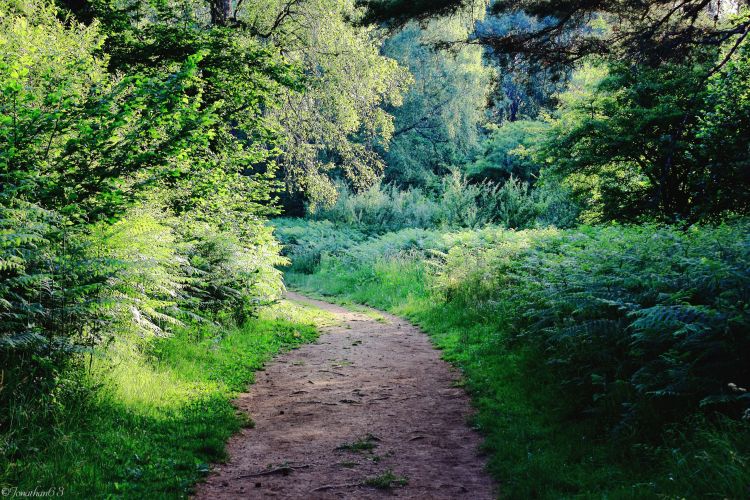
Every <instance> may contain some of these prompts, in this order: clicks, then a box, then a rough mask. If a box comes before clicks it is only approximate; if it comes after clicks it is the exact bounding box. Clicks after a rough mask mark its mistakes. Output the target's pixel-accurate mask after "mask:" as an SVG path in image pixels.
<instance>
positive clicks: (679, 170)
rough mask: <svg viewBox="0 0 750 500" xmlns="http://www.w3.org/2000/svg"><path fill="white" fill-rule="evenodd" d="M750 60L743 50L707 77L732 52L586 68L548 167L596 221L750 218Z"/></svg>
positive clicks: (558, 125)
mask: <svg viewBox="0 0 750 500" xmlns="http://www.w3.org/2000/svg"><path fill="white" fill-rule="evenodd" d="M729 50H731V44H730V45H729V46H728V47H727V48H726V49H725V51H729ZM749 55H750V49H749V48H748V46H747V45H745V46H743V47H742V49H741V50H740V51H739V52H737V53H736V54H735V56H734V57H732V58H731V60H729V61H728V62H727V63H726V64H725V65H724V68H723V70H722V71H718V72H716V73H713V74H711V75H710V76H707V72H708V70H707V69H706V68H711V67H714V66H715V65H716V62H715V61H716V60H721V59H723V58H724V57H725V56H726V52H724V53H718V54H716V53H715V55H714V57H708V56H707V57H706V60H705V61H704V64H703V65H702V66H684V65H677V64H664V65H662V66H661V67H659V68H649V67H645V66H640V67H632V66H625V65H612V66H610V67H609V69H608V70H607V69H605V68H600V69H596V68H593V67H591V66H588V67H584V69H582V70H580V71H579V73H578V76H577V78H576V79H574V81H573V84H572V85H573V87H572V91H570V92H568V93H567V94H566V95H564V96H563V106H562V108H561V110H560V112H559V113H558V116H557V118H556V120H555V121H554V128H553V134H552V136H551V139H550V141H549V143H548V145H547V147H546V150H545V157H546V160H547V161H548V162H549V163H550V164H551V165H552V166H553V167H552V168H553V170H555V171H557V172H558V173H562V174H563V175H565V176H567V178H568V182H570V183H571V184H572V185H573V186H575V189H576V190H577V191H578V192H579V194H580V195H581V197H582V198H583V201H584V202H585V203H587V204H588V206H589V209H590V214H595V215H594V218H595V219H596V218H599V219H604V220H612V219H620V220H622V219H625V220H638V219H641V218H643V217H644V216H647V217H656V218H662V219H664V218H666V219H669V220H675V219H682V220H687V221H694V220H697V219H701V218H711V217H719V216H720V214H722V213H726V212H735V213H747V212H748V210H750V189H748V186H750V178H749V177H748V169H747V166H748V165H750V156H749V155H748V146H747V138H748V137H750V122H749V121H748V116H749V113H750V105H749V104H748V103H749V102H750V101H748V95H750V94H748V91H749V87H748V83H747V82H748V80H747V79H746V78H745V77H746V76H747V75H748V73H747V71H748V64H750V60H749V59H748V56H749ZM586 78H588V82H586V81H585V79H586ZM581 83H584V85H583V86H580V84H581ZM576 85H579V87H578V89H577V90H576Z"/></svg>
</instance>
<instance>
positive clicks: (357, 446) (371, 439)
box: [336, 434, 379, 452]
mask: <svg viewBox="0 0 750 500" xmlns="http://www.w3.org/2000/svg"><path fill="white" fill-rule="evenodd" d="M378 441H379V440H378V438H376V437H375V436H373V435H372V434H368V435H366V436H364V437H362V438H359V439H357V440H356V441H353V442H351V443H344V444H342V445H341V446H339V447H338V448H336V449H337V450H339V451H353V452H360V451H372V450H374V449H375V448H376V447H377V446H378V443H377V442H378Z"/></svg>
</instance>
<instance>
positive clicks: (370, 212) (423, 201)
mask: <svg viewBox="0 0 750 500" xmlns="http://www.w3.org/2000/svg"><path fill="white" fill-rule="evenodd" d="M439 213H440V209H439V207H438V204H437V203H436V202H435V201H434V200H432V199H431V198H430V197H428V196H427V195H426V194H425V193H424V192H423V191H422V190H420V189H418V188H409V189H406V190H404V191H402V190H400V189H399V188H398V187H397V186H395V185H393V184H380V183H376V184H374V185H372V186H371V187H369V188H368V189H366V190H364V191H362V192H360V193H356V194H355V193H352V192H351V191H350V190H349V189H348V188H347V187H346V186H345V185H343V184H339V185H338V197H337V199H336V203H335V204H334V205H332V206H330V207H325V206H321V207H317V208H316V209H315V210H314V211H311V212H310V214H309V215H310V217H311V218H312V219H313V220H329V221H332V222H334V223H337V224H347V225H350V226H354V227H357V228H359V229H361V230H362V231H365V232H367V233H369V234H382V233H385V232H388V231H397V230H399V229H403V228H407V227H419V228H423V229H426V228H431V227H435V225H437V223H438V219H439V217H440V215H439Z"/></svg>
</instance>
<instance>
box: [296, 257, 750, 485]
mask: <svg viewBox="0 0 750 500" xmlns="http://www.w3.org/2000/svg"><path fill="white" fill-rule="evenodd" d="M287 281H288V282H289V283H290V284H291V285H292V286H294V287H296V288H298V289H300V290H303V291H305V292H307V293H310V294H317V295H322V296H328V297H334V299H335V300H345V301H346V300H348V301H354V302H356V303H364V304H368V305H371V306H373V307H377V308H380V309H384V310H388V311H390V312H392V313H394V314H397V315H400V316H403V317H407V318H409V319H411V320H412V321H414V322H415V323H417V324H419V325H420V326H421V327H422V328H423V329H424V330H425V331H426V332H427V333H428V334H429V335H430V336H431V337H432V339H433V341H434V342H435V344H436V345H437V346H438V347H440V348H441V349H442V350H443V352H444V358H445V359H447V360H448V361H450V362H452V363H454V364H456V365H458V366H459V367H461V369H462V371H463V373H464V384H465V386H466V388H467V390H468V391H469V393H470V394H471V395H472V399H473V402H474V405H475V407H476V409H477V413H476V416H475V419H474V422H473V424H474V425H475V426H476V427H477V428H478V429H479V430H480V431H481V432H482V433H483V434H484V436H485V437H486V441H485V449H486V451H487V453H488V457H489V465H488V467H489V470H490V472H491V473H492V474H493V476H494V477H495V478H496V479H497V480H498V481H499V483H500V488H501V496H502V497H505V498H550V499H553V498H554V499H557V498H610V499H611V498H633V499H635V498H712V497H716V498H735V497H736V498H742V497H743V494H742V492H747V493H749V494H750V490H748V488H749V487H750V467H748V466H749V465H750V463H749V462H748V461H749V460H750V432H749V431H748V426H747V424H746V423H743V422H736V421H729V420H719V421H718V422H717V421H714V422H710V423H709V422H707V421H705V420H701V419H693V420H686V421H684V422H680V423H679V424H678V425H675V426H674V427H672V428H671V429H669V430H668V431H667V432H666V433H664V436H663V439H661V441H659V442H656V443H654V442H651V444H648V445H645V444H638V445H633V446H631V445H628V444H625V445H623V442H622V441H620V442H617V443H613V442H610V438H611V435H610V434H608V433H606V432H602V431H601V430H600V429H598V428H596V427H594V426H591V422H590V421H589V420H588V419H586V418H581V416H580V414H572V413H571V412H570V411H569V409H570V406H571V405H570V404H569V403H568V401H566V396H565V394H564V393H560V391H559V384H557V383H556V382H557V381H555V380H552V379H551V378H550V375H549V372H548V371H546V370H545V369H544V366H545V365H544V360H543V359H541V356H540V353H538V352H534V351H533V350H530V349H526V348H523V347H515V348H514V347H513V346H508V343H507V342H505V339H506V338H507V336H508V334H509V332H508V322H507V319H508V317H507V316H504V314H505V315H507V314H518V312H517V311H506V312H505V313H504V314H503V313H500V314H487V313H486V311H483V310H482V309H480V308H471V307H466V305H465V304H462V305H456V304H452V303H449V302H447V301H445V300H441V298H440V296H439V294H435V293H434V292H433V291H432V290H431V279H430V273H429V271H428V265H427V264H425V263H424V262H423V261H420V260H419V259H410V258H390V259H378V260H375V261H374V262H373V263H369V264H367V263H364V262H359V263H358V265H357V266H351V267H347V266H345V265H340V266H330V265H326V266H322V268H319V269H318V271H317V272H316V273H314V274H311V275H308V274H294V273H290V274H288V275H287ZM501 310H502V308H496V309H495V311H501ZM636 442H638V439H637V437H635V438H632V439H631V440H630V444H632V443H636Z"/></svg>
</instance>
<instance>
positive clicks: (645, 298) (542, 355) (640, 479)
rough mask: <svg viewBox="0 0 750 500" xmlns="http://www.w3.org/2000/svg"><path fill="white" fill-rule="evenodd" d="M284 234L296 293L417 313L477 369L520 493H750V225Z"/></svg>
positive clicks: (471, 375)
mask: <svg viewBox="0 0 750 500" xmlns="http://www.w3.org/2000/svg"><path fill="white" fill-rule="evenodd" d="M319 224H321V223H319ZM279 231H280V234H281V235H282V238H284V239H288V240H289V241H290V243H292V246H291V247H290V248H292V249H293V250H292V252H293V253H292V255H291V256H292V259H293V261H294V262H295V263H296V264H293V266H292V269H293V270H295V272H294V273H292V274H289V275H288V277H289V280H290V281H291V283H292V284H293V285H294V286H297V287H300V288H302V289H303V290H306V291H308V292H312V293H318V294H324V295H327V296H335V297H341V298H342V299H347V300H353V301H356V302H364V303H367V304H370V305H373V306H375V307H380V308H384V309H387V310H390V311H392V312H394V313H396V314H402V315H406V316H408V317H409V318H411V319H413V320H415V321H416V322H418V323H419V324H420V325H422V326H423V327H424V328H425V330H426V331H427V332H428V333H430V334H431V335H432V337H433V339H434V340H435V342H436V343H437V344H438V345H439V346H440V347H441V348H442V349H444V351H445V356H446V358H447V359H449V360H451V361H453V362H455V363H456V364H458V365H459V366H460V367H461V368H462V369H463V371H464V374H465V376H466V385H467V387H468V389H469V390H470V392H471V394H472V396H473V397H474V401H475V404H476V406H477V408H478V411H479V412H478V414H477V416H476V418H475V425H476V426H477V427H478V428H479V429H480V430H481V431H482V432H483V433H484V434H485V435H486V436H487V442H486V446H487V448H488V450H489V451H490V452H491V457H492V458H491V462H490V468H491V471H492V472H493V473H494V474H495V475H496V477H497V478H498V479H499V480H500V481H501V485H502V488H503V489H504V493H505V494H506V495H507V496H508V497H510V498H529V497H544V498H559V497H560V496H567V495H575V494H586V495H591V496H596V497H598V496H599V495H605V494H606V495H621V496H626V497H636V498H643V497H651V496H661V495H666V496H667V497H675V496H676V497H685V498H706V497H711V496H722V497H727V498H740V497H742V496H743V495H744V494H745V493H746V491H747V485H748V484H750V483H749V482H750V474H749V473H748V468H747V460H748V459H749V458H750V432H749V431H748V428H747V423H746V420H747V418H748V393H747V392H746V390H745V389H744V388H743V384H744V383H745V382H744V381H746V380H747V379H748V376H749V375H750V374H749V373H748V366H750V359H748V353H750V345H748V342H750V339H748V336H747V332H748V331H749V329H750V325H749V322H750V314H748V311H747V308H746V304H747V299H748V293H749V291H750V275H748V267H747V262H748V258H749V257H750V255H748V250H749V249H750V228H748V225H747V222H733V223H727V224H724V225H721V226H718V227H702V226H694V227H691V228H690V229H688V230H687V231H683V230H680V229H673V228H670V227H668V226H657V225H645V226H640V227H621V226H609V227H601V228H596V227H581V228H579V229H575V230H558V229H539V230H526V231H518V232H516V231H508V230H505V229H502V228H497V227H486V228H484V229H479V230H464V231H439V230H423V229H403V230H400V231H398V232H394V233H386V234H384V235H382V236H379V237H376V238H371V239H368V240H363V239H362V238H359V239H358V238H352V237H351V236H350V235H349V233H348V232H347V231H351V230H342V231H339V232H337V231H334V230H332V228H331V227H328V228H326V230H325V231H323V232H321V231H318V229H317V225H312V226H310V225H308V224H304V225H300V224H299V223H297V225H296V226H295V225H293V224H292V223H291V222H288V223H286V224H285V225H281V226H280V228H279ZM300 233H301V234H300ZM313 234H315V237H314V238H311V239H310V240H305V239H304V238H303V237H302V236H303V235H313ZM324 234H325V235H327V236H325V235H324ZM358 240H359V241H358ZM316 255H317V257H316ZM321 255H322V256H321ZM314 261H317V262H318V264H317V265H313V266H311V264H310V263H311V262H314ZM312 271H314V272H313V273H312V274H305V273H310V272H312ZM743 419H744V421H745V422H743Z"/></svg>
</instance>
